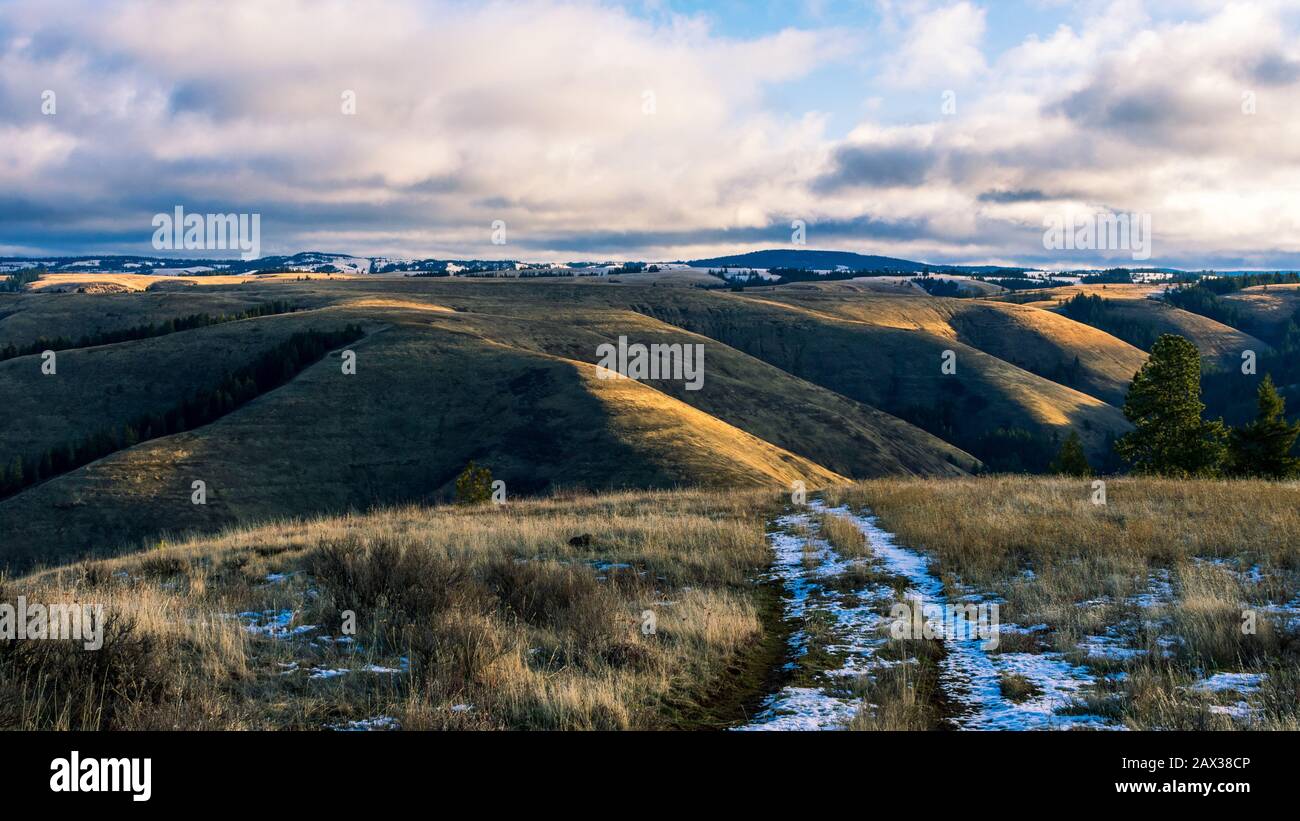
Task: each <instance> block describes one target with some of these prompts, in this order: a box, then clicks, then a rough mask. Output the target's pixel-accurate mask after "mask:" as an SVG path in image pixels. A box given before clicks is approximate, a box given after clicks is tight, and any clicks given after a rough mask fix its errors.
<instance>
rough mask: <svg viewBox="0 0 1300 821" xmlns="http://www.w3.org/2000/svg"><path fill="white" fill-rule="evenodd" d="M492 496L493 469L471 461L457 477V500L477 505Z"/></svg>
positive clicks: (464, 503)
mask: <svg viewBox="0 0 1300 821" xmlns="http://www.w3.org/2000/svg"><path fill="white" fill-rule="evenodd" d="M491 498H492V471H490V470H488V469H487V468H485V467H480V466H479V465H475V464H474V462H473V461H471V462H470V463H469V464H468V465H466V466H465V469H464V470H463V471H461V474H460V476H457V477H456V501H457V502H459V503H460V504H463V505H477V504H481V503H483V502H486V501H488V500H489V499H491Z"/></svg>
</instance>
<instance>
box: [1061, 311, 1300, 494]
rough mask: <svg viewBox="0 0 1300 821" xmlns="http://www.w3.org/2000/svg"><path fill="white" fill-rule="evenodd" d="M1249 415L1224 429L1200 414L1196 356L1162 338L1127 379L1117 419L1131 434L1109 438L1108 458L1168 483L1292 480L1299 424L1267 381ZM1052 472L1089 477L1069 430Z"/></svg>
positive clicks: (1297, 472) (1183, 343)
mask: <svg viewBox="0 0 1300 821" xmlns="http://www.w3.org/2000/svg"><path fill="white" fill-rule="evenodd" d="M1255 404H1256V412H1255V417H1254V419H1252V420H1251V421H1249V422H1247V423H1246V424H1243V425H1240V426H1238V427H1230V426H1229V425H1227V424H1225V423H1224V421H1223V419H1221V418H1219V419H1210V418H1207V417H1206V416H1205V409H1206V406H1205V404H1204V402H1202V401H1201V354H1200V351H1198V350H1197V349H1196V346H1195V345H1193V344H1192V343H1191V342H1189V341H1188V340H1186V339H1184V338H1183V337H1181V336H1178V335H1176V334H1164V335H1162V336H1161V337H1160V338H1159V339H1157V340H1156V342H1155V344H1154V345H1153V346H1152V347H1151V356H1150V358H1149V359H1148V360H1147V362H1146V364H1144V365H1143V366H1142V368H1141V369H1140V370H1139V371H1138V372H1137V374H1136V375H1135V376H1134V377H1133V383H1132V384H1131V385H1130V386H1129V390H1128V395H1127V397H1126V398H1125V401H1124V416H1125V418H1127V419H1128V420H1129V421H1130V422H1131V423H1133V430H1131V431H1129V432H1128V433H1126V434H1125V435H1124V436H1122V437H1120V438H1119V439H1118V440H1116V442H1115V444H1114V450H1115V453H1116V454H1117V455H1118V456H1120V457H1121V458H1122V459H1123V460H1124V462H1125V463H1126V464H1127V465H1128V466H1129V468H1130V469H1131V470H1132V471H1133V472H1134V473H1138V474H1142V475H1152V476H1169V477H1174V478H1218V477H1225V476H1226V477H1240V478H1260V479H1294V478H1298V477H1300V458H1298V457H1297V456H1296V455H1295V450H1296V447H1295V445H1296V440H1297V438H1300V423H1297V422H1290V421H1288V420H1287V417H1286V400H1285V399H1283V398H1282V396H1281V395H1280V394H1278V392H1277V388H1276V386H1275V385H1274V384H1273V379H1272V376H1270V375H1265V376H1264V378H1263V379H1262V380H1261V381H1260V382H1259V384H1258V387H1257V389H1256V392H1255ZM1052 470H1053V471H1054V472H1056V473H1062V474H1067V475H1075V476H1086V475H1091V473H1092V469H1091V466H1090V465H1089V464H1088V461H1087V457H1086V456H1085V454H1084V452H1083V446H1082V443H1081V442H1080V441H1079V437H1078V434H1077V433H1075V432H1071V434H1070V437H1069V438H1068V439H1067V440H1066V441H1065V443H1064V444H1063V445H1062V447H1061V451H1060V453H1058V455H1057V458H1056V460H1055V461H1054V462H1053V464H1052Z"/></svg>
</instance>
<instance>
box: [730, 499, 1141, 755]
mask: <svg viewBox="0 0 1300 821" xmlns="http://www.w3.org/2000/svg"><path fill="white" fill-rule="evenodd" d="M809 509H810V511H811V512H810V513H795V514H790V515H786V516H782V517H780V518H778V519H777V520H776V522H775V524H776V525H777V526H778V527H779V528H780V530H779V531H777V532H773V533H770V534H769V539H770V541H771V543H772V549H773V552H774V553H775V563H774V567H773V570H772V577H773V578H775V579H777V580H779V581H781V582H782V583H783V585H784V587H785V593H786V604H785V615H786V618H787V619H788V620H791V621H794V622H795V624H796V625H802V624H806V623H807V620H808V618H809V617H810V616H814V615H822V614H824V615H823V617H824V616H830V617H831V618H832V619H833V621H832V632H833V634H834V636H835V641H834V642H833V643H831V644H830V646H829V647H828V648H827V649H828V650H829V651H830V652H831V653H832V655H833V656H834V657H835V658H836V661H837V663H839V664H840V665H841V666H840V667H839V668H836V669H830V670H827V671H824V672H823V673H821V674H820V676H818V678H817V685H818V686H812V687H809V686H800V687H795V686H789V687H785V688H784V689H782V690H781V691H779V692H777V693H775V694H773V695H772V696H770V697H769V698H768V700H767V702H765V704H764V708H763V710H762V711H761V712H760V713H759V715H758V716H757V717H756V718H755V719H754V721H753V722H751V723H750V724H748V725H746V726H744V727H741V728H739V729H743V730H834V729H844V728H845V727H847V725H848V724H849V722H850V721H851V720H852V719H853V717H854V716H855V715H856V714H857V712H858V710H859V709H860V708H861V707H862V701H861V699H859V698H856V697H854V696H853V695H852V694H851V693H849V692H847V690H846V688H845V687H844V686H843V685H844V683H845V682H848V681H850V680H851V679H852V678H853V677H856V676H861V675H870V674H871V672H872V671H873V670H878V669H881V668H883V667H885V666H889V665H892V664H898V663H900V662H894V661H889V660H887V659H884V658H880V657H879V651H880V650H881V649H882V648H883V647H884V645H885V643H886V642H887V641H889V640H890V638H889V633H888V630H887V629H882V628H885V627H886V626H887V624H888V623H889V621H890V620H889V618H888V617H887V616H883V615H881V610H882V608H881V607H880V605H881V604H882V603H884V604H888V603H890V602H892V601H895V600H896V599H897V595H896V594H895V592H894V591H893V590H892V589H891V588H889V587H888V586H886V585H883V584H878V583H877V584H872V585H867V586H866V587H864V588H862V589H859V590H855V591H853V592H852V594H851V596H850V597H849V598H848V600H849V601H852V602H859V604H857V605H856V606H845V605H844V604H843V603H842V602H843V601H844V599H842V598H841V597H839V596H838V595H835V594H831V595H822V592H823V590H824V589H825V585H826V582H827V580H828V579H829V578H831V577H834V576H837V575H839V574H842V573H844V572H845V571H846V570H848V569H850V568H851V567H852V566H853V565H855V564H862V563H865V564H869V563H870V562H871V559H845V558H843V557H841V556H840V555H839V554H838V553H837V552H836V551H835V550H834V549H833V548H832V547H831V546H830V544H829V543H828V542H826V541H825V540H823V539H821V538H819V537H818V536H817V534H816V524H815V520H814V518H813V515H812V514H816V513H829V514H832V515H836V516H841V517H844V518H847V519H849V520H850V521H852V522H853V523H854V524H856V525H857V527H858V529H859V530H861V531H862V533H863V535H864V536H865V537H866V538H867V543H868V545H869V546H870V548H871V551H872V553H873V554H874V557H875V559H876V560H878V561H879V562H880V563H881V564H882V565H883V566H884V569H885V570H887V571H889V572H890V573H892V574H895V575H897V576H901V577H903V578H904V579H906V580H907V583H908V585H909V589H908V591H907V595H908V596H920V597H921V598H922V599H923V601H924V603H925V605H926V606H930V605H938V606H940V607H944V606H946V605H947V604H949V599H948V597H947V595H946V593H945V590H944V585H943V582H941V581H940V580H939V578H938V577H937V576H935V575H934V574H932V573H931V572H930V568H929V560H928V559H927V558H926V557H925V556H924V555H923V554H920V553H917V552H916V551H913V550H909V549H907V548H905V547H902V546H901V545H899V544H898V542H897V540H896V539H895V538H894V536H893V534H891V533H889V532H887V531H885V530H884V529H882V528H881V527H880V526H879V525H878V523H877V521H876V519H875V517H874V516H857V515H854V514H853V513H852V512H851V511H849V510H848V509H847V508H844V507H839V508H833V509H832V508H827V507H826V506H825V505H824V504H823V503H821V502H819V501H812V502H810V503H809ZM802 530H806V531H807V532H808V533H809V534H810V535H809V537H805V536H804V535H803V534H802V533H801V532H800V531H802ZM809 539H811V543H809ZM805 545H807V550H806V549H805ZM958 592H959V593H960V595H958V596H957V600H960V601H961V602H963V603H969V602H972V601H985V602H997V601H998V600H997V599H996V598H995V597H992V596H981V595H980V594H978V593H975V592H972V591H968V590H965V589H963V590H961V591H958ZM884 609H885V610H886V611H887V608H884ZM1000 629H1001V630H1003V631H1005V632H1023V631H1024V630H1025V628H1019V627H1016V626H1015V625H1001V628H1000ZM1029 629H1035V628H1029ZM808 644H809V640H808V636H807V634H806V632H805V631H804V630H802V629H797V630H796V631H795V633H794V634H793V635H792V636H791V639H790V645H791V647H790V650H791V654H792V655H793V656H794V657H795V658H798V657H800V656H802V655H804V654H806V653H807V652H808ZM944 644H945V650H946V653H945V655H944V658H943V660H942V662H941V665H940V674H939V677H940V685H941V686H942V687H943V689H944V691H945V694H946V696H947V698H948V700H949V701H950V702H951V703H953V704H956V705H957V706H958V707H959V714H958V715H957V716H955V717H954V719H953V720H954V722H955V723H956V725H957V726H958V727H959V728H961V729H970V730H1033V729H1068V728H1072V727H1091V728H1099V729H1101V728H1105V729H1118V727H1116V726H1115V725H1114V724H1112V723H1110V722H1109V721H1107V720H1106V719H1104V718H1102V717H1100V716H1095V715H1062V714H1060V712H1059V711H1061V710H1062V709H1063V708H1067V707H1070V706H1072V705H1073V704H1074V702H1075V698H1076V697H1077V696H1079V695H1081V694H1082V693H1083V691H1085V690H1087V689H1088V688H1090V687H1091V686H1092V685H1093V684H1094V683H1095V681H1096V679H1095V678H1094V677H1093V676H1092V675H1091V674H1090V673H1089V672H1088V670H1087V668H1085V667H1076V666H1074V665H1071V664H1070V663H1068V662H1067V661H1066V660H1065V658H1064V657H1063V656H1062V654H1060V653H1001V654H991V653H989V652H987V651H986V650H985V649H984V646H983V645H984V640H983V639H981V638H979V637H978V636H971V637H970V638H951V637H950V638H948V639H945V641H944ZM790 666H792V665H787V667H790ZM1003 673H1007V674H1014V675H1019V676H1023V677H1024V678H1025V679H1027V680H1028V681H1030V682H1031V683H1032V684H1033V685H1034V686H1035V688H1037V690H1038V691H1039V692H1038V694H1037V695H1034V696H1032V697H1030V698H1029V699H1027V700H1026V701H1023V702H1021V703H1016V702H1013V701H1010V700H1008V699H1006V698H1005V697H1003V695H1002V691H1001V681H1002V674H1003Z"/></svg>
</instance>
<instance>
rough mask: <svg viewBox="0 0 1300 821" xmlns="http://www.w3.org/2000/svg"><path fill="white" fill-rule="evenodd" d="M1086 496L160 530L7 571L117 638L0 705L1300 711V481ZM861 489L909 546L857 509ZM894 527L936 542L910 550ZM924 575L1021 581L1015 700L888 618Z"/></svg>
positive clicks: (189, 709)
mask: <svg viewBox="0 0 1300 821" xmlns="http://www.w3.org/2000/svg"><path fill="white" fill-rule="evenodd" d="M1089 497H1090V490H1089V487H1088V486H1087V485H1086V484H1085V483H1082V482H1068V481H1063V480H1049V479H1027V478H1016V479H998V478H994V479H967V480H955V481H954V480H920V479H917V480H894V479H881V480H875V481H870V482H866V483H861V484H853V485H837V486H835V487H833V488H831V489H829V491H828V492H827V494H826V497H825V502H824V503H823V502H822V501H821V500H819V499H814V500H812V501H813V502H814V505H815V506H820V507H821V508H822V509H825V510H828V511H829V512H827V513H824V514H822V515H820V516H816V517H806V515H805V514H802V513H801V511H802V510H803V508H802V507H800V506H794V505H791V504H790V500H789V498H788V497H784V496H779V495H778V494H776V493H773V492H770V491H760V490H755V491H668V492H657V493H645V492H637V493H617V494H609V495H586V494H578V495H573V494H568V495H561V496H556V497H554V498H548V499H540V500H536V501H529V502H519V503H507V504H506V505H504V506H496V505H493V504H490V503H489V504H486V505H482V506H478V507H468V508H465V507H439V508H424V507H398V508H392V509H386V510H382V511H376V512H374V513H371V514H367V515H356V516H342V517H330V518H323V519H311V520H282V521H277V522H273V523H269V524H266V525H262V526H259V527H254V528H241V529H235V530H231V531H228V532H224V533H221V534H219V535H215V536H212V537H204V538H194V539H185V540H179V541H166V542H163V543H161V544H159V545H157V546H156V547H154V548H153V549H150V550H148V551H144V552H139V553H135V554H131V555H127V556H123V557H120V558H115V559H106V560H101V561H95V562H86V563H78V564H75V565H70V566H68V567H65V568H61V569H57V570H50V571H45V572H42V573H37V574H34V575H31V576H26V577H21V578H17V579H14V580H11V581H10V582H8V583H7V584H6V585H5V588H6V589H5V591H4V596H3V597H0V598H6V599H12V598H13V597H14V596H15V595H25V596H26V597H27V599H28V600H30V601H60V600H68V599H75V600H77V601H88V602H96V603H100V604H103V605H104V606H105V608H106V612H107V613H109V614H110V617H109V621H108V639H107V640H106V643H105V647H106V649H105V651H103V652H101V653H92V654H87V653H79V652H77V651H76V649H75V648H74V647H70V646H65V645H63V644H60V643H54V642H40V643H35V644H36V645H37V647H36V648H35V649H31V650H28V651H25V652H24V651H20V650H15V649H14V647H13V645H4V648H5V649H4V650H3V651H0V672H2V673H3V675H0V682H4V684H3V685H0V687H3V690H0V725H3V726H7V727H25V728H39V729H83V728H93V729H142V728H168V727H186V728H214V729H254V728H261V729H265V728H276V729H322V728H349V727H351V728H366V729H396V728H399V727H400V728H405V729H447V728H476V729H506V728H510V729H525V728H527V729H628V728H691V729H708V728H713V729H719V728H743V727H754V728H762V727H764V726H766V725H775V726H792V727H794V728H800V729H804V728H828V727H833V726H840V724H842V725H843V726H848V727H852V728H854V729H863V730H869V729H932V728H943V727H961V726H996V727H1000V728H1013V729H1019V728H1023V727H1041V726H1057V727H1079V728H1091V729H1101V728H1129V729H1220V730H1228V729H1244V728H1254V729H1296V728H1297V724H1298V721H1300V717H1298V716H1297V704H1298V703H1300V701H1298V700H1297V698H1296V695H1297V692H1296V688H1297V686H1298V685H1300V681H1298V679H1297V676H1296V670H1297V669H1298V668H1297V661H1298V658H1297V655H1298V654H1300V641H1298V638H1300V637H1298V636H1297V628H1300V603H1297V602H1296V601H1294V599H1290V600H1288V598H1287V597H1288V596H1294V592H1295V590H1296V589H1297V578H1298V577H1300V555H1298V554H1297V545H1300V538H1297V536H1300V516H1298V515H1297V512H1296V511H1297V510H1298V509H1300V507H1298V506H1297V502H1298V501H1300V488H1297V487H1296V486H1294V485H1292V486H1287V487H1284V488H1279V487H1274V486H1269V485H1266V484H1252V483H1241V484H1239V485H1235V486H1233V487H1232V488H1230V492H1228V493H1226V494H1225V493H1224V492H1223V488H1222V487H1221V486H1219V485H1215V484H1213V483H1192V484H1187V483H1183V484H1177V483H1169V482H1160V481H1139V480H1123V481H1117V482H1113V483H1111V486H1110V488H1109V498H1108V502H1107V504H1106V505H1105V506H1096V505H1093V504H1092V503H1091V501H1090V498H1089ZM866 510H869V511H871V512H872V513H874V514H876V515H877V516H878V517H879V518H878V521H879V523H880V526H881V527H882V528H884V529H885V530H886V531H889V532H892V533H894V534H896V535H897V537H898V540H899V545H900V547H898V548H893V549H892V550H894V552H893V553H891V552H890V550H891V548H889V547H888V543H887V542H886V541H883V540H882V539H881V538H880V537H879V536H878V535H877V536H873V537H871V538H863V536H862V534H861V533H860V532H859V531H858V530H857V528H856V527H853V526H850V525H849V524H848V523H849V522H850V521H852V516H854V515H855V514H857V513H860V512H864V511H866ZM800 515H805V518H806V522H807V529H806V530H805V531H803V532H801V533H800V534H799V535H798V538H797V540H796V541H795V542H794V554H793V555H794V556H795V566H796V567H797V568H803V569H804V571H806V572H807V574H808V576H807V577H806V578H805V579H804V580H803V581H801V582H799V583H796V584H790V583H789V582H790V581H791V578H789V577H787V578H785V579H784V581H785V582H786V583H785V584H783V583H782V582H783V578H782V576H781V574H780V573H779V572H778V571H779V570H780V569H781V564H780V562H779V561H777V562H776V563H775V564H774V562H773V549H774V548H775V547H777V546H778V545H779V539H780V538H781V536H782V527H783V524H782V523H783V522H788V521H789V517H791V516H796V517H797V516H800ZM855 534H856V535H855ZM904 549H905V550H907V551H914V552H915V555H917V556H922V557H926V558H928V564H927V563H926V562H924V561H922V562H921V563H920V564H918V565H915V566H914V567H913V568H912V570H908V569H907V568H906V567H901V569H900V567H899V566H895V565H893V564H890V561H891V556H896V555H901V554H899V553H898V551H901V550H904ZM830 553H835V554H837V557H836V558H834V560H833V561H827V555H828V554H830ZM774 568H775V569H774ZM827 568H831V569H832V570H833V572H827ZM917 568H919V569H917ZM909 572H911V573H916V574H921V575H917V576H915V577H912V578H909V577H908V576H907V575H906V574H907V573H909ZM900 574H901V575H900ZM926 574H929V575H932V576H933V578H935V579H937V580H940V581H941V585H942V588H941V589H942V591H945V592H946V594H947V595H948V596H949V597H952V596H955V595H957V594H959V593H960V594H964V595H965V596H966V597H967V599H966V600H971V599H970V597H971V596H972V595H975V594H977V593H978V595H983V596H991V597H996V599H997V600H998V601H1000V602H1002V605H1001V607H1002V632H1001V634H1000V638H1001V644H1000V646H999V647H998V648H997V649H996V651H993V652H989V653H988V654H987V655H986V656H984V657H983V661H982V662H981V663H983V664H986V665H988V667H989V669H990V670H991V671H992V674H993V675H996V676H997V677H998V679H997V681H998V687H999V688H1000V689H998V691H997V694H996V695H990V694H989V693H988V692H985V691H984V690H981V686H980V685H981V682H980V680H979V678H978V676H977V675H973V674H971V673H970V672H969V671H968V670H967V668H966V667H960V666H954V665H952V664H951V663H949V662H950V661H951V660H956V659H958V658H959V657H960V654H961V653H962V652H965V650H966V649H967V648H964V647H963V644H962V643H961V642H956V641H942V640H940V641H921V640H916V641H910V640H909V641H891V640H890V639H889V636H888V633H887V628H888V621H887V620H886V619H885V618H884V614H886V613H888V612H889V611H888V606H889V605H890V604H892V603H895V602H897V601H899V600H906V599H905V597H906V596H907V595H910V594H916V593H926V594H927V595H941V594H936V593H935V590H930V589H927V584H928V582H927V578H928V576H927V575H926ZM850 599H852V601H850ZM1243 609H1245V610H1250V611H1253V612H1256V613H1257V614H1258V616H1259V622H1258V629H1257V631H1256V632H1254V633H1252V634H1249V635H1247V634H1243V633H1242V632H1241V630H1240V625H1241V617H1242V616H1241V614H1242V610H1243ZM828 612H836V613H838V614H839V615H840V618H838V619H833V620H832V619H827V618H825V616H826V615H827V613H828ZM349 613H351V614H352V616H353V617H354V625H355V626H354V628H352V629H350V628H349V626H348V625H349V621H348V619H349ZM787 662H788V663H787ZM975 669H978V667H976V668H975ZM844 670H848V671H850V673H849V674H844V673H843V672H842V671H844ZM828 671H841V672H840V673H839V674H838V675H830V674H828ZM963 671H965V672H964V674H963ZM1016 687H1019V688H1020V689H1019V690H1017V689H1016ZM985 689H987V688H985ZM792 692H793V693H796V694H799V696H800V697H799V698H798V699H795V700H791V699H790V698H789V694H790V693H792ZM818 698H822V699H824V700H826V701H827V703H833V704H834V705H835V706H836V709H835V710H810V709H809V705H810V704H814V703H816V700H817V699H818ZM981 722H992V724H991V725H989V724H981Z"/></svg>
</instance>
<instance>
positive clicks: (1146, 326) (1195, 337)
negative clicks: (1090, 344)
mask: <svg viewBox="0 0 1300 821" xmlns="http://www.w3.org/2000/svg"><path fill="white" fill-rule="evenodd" d="M1151 292H1152V288H1151V286H1145V285H1109V286H1106V287H1105V288H1103V287H1102V286H1100V285H1092V286H1086V287H1076V288H1060V289H1054V290H1052V291H1046V292H1039V293H1037V294H1030V295H1023V294H1022V295H1019V296H1021V297H1023V298H1029V299H1031V300H1033V301H1031V302H1028V303H1026V307H1030V308H1039V309H1043V310H1048V311H1053V312H1057V313H1064V312H1065V307H1064V303H1065V302H1066V300H1068V299H1069V298H1070V297H1072V296H1074V295H1075V294H1080V293H1081V294H1086V295H1090V296H1096V297H1100V298H1101V299H1103V300H1105V311H1104V314H1105V318H1104V319H1102V320H1100V321H1097V322H1095V323H1094V324H1095V325H1096V326H1097V328H1098V329H1099V330H1101V331H1103V332H1105V333H1108V334H1111V335H1113V336H1116V337H1117V338H1120V339H1123V340H1124V341H1125V342H1128V343H1129V344H1131V345H1133V346H1135V347H1137V348H1140V349H1142V350H1146V349H1147V348H1149V347H1150V346H1151V344H1152V343H1153V342H1154V341H1155V340H1156V339H1157V338H1159V337H1160V335H1161V334H1177V335H1179V336H1181V337H1184V338H1185V339H1187V340H1189V341H1191V343H1192V344H1194V345H1195V346H1196V347H1197V348H1198V349H1199V350H1200V352H1201V358H1202V359H1204V360H1206V361H1207V362H1209V363H1212V364H1214V365H1215V366H1228V367H1235V366H1236V365H1238V364H1240V362H1241V352H1242V351H1244V350H1253V351H1255V352H1257V353H1259V352H1264V351H1269V350H1271V346H1270V345H1269V344H1268V343H1266V342H1264V341H1263V340H1260V339H1258V338H1256V337H1254V336H1251V335H1250V334H1247V333H1243V332H1242V331H1240V330H1237V329H1236V328H1232V327H1230V326H1228V325H1224V324H1223V323H1222V322H1218V321H1215V320H1213V319H1210V318H1209V317H1206V316H1201V315H1200V314H1195V313H1192V312H1191V311H1184V310H1182V309H1181V308H1175V307H1174V306H1172V305H1169V304H1167V303H1165V302H1162V301H1161V300H1159V299H1155V298H1151V296H1152V295H1151ZM1131 376H1132V374H1130V377H1131Z"/></svg>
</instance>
